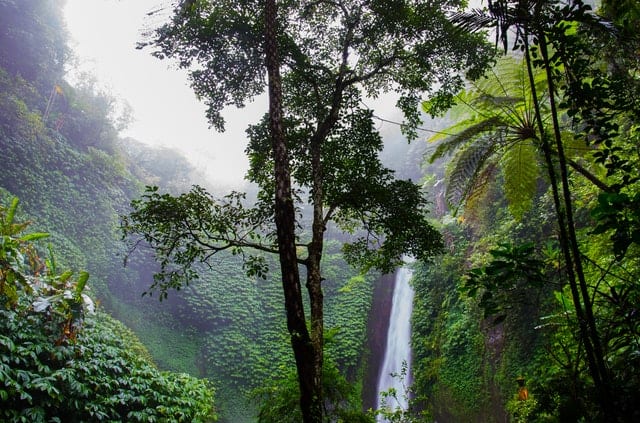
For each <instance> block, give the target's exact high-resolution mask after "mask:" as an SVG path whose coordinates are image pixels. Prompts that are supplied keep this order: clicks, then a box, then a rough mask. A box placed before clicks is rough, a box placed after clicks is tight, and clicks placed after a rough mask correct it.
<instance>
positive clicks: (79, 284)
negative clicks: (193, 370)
mask: <svg viewBox="0 0 640 423" xmlns="http://www.w3.org/2000/svg"><path fill="white" fill-rule="evenodd" d="M17 205H18V202H17V200H15V199H14V200H13V201H12V202H11V205H10V206H9V207H8V208H4V207H2V206H0V236H1V242H0V410H1V411H0V420H2V421H8V422H45V421H48V422H63V421H65V422H66V421H102V420H107V421H114V420H115V421H128V422H141V421H145V422H206V421H215V420H216V419H217V418H216V415H215V413H214V409H213V390H212V389H211V387H210V386H209V384H208V383H207V382H206V381H204V380H198V379H195V378H192V377H190V376H188V375H186V374H175V373H168V372H160V371H159V370H158V369H157V368H156V367H155V366H154V365H153V364H152V363H151V362H150V361H148V360H147V359H146V358H144V356H145V355H146V354H145V353H144V347H142V345H141V344H140V343H139V341H137V339H136V338H135V337H134V335H133V333H132V332H130V331H129V330H127V329H126V328H125V327H124V326H123V325H122V324H120V323H118V322H117V321H115V320H113V319H111V318H110V317H109V316H107V315H105V314H102V313H98V314H95V311H94V309H93V302H92V300H91V299H90V298H89V297H88V296H87V295H86V294H85V293H84V290H85V286H86V282H87V279H88V277H89V275H88V274H87V273H80V274H79V276H78V277H77V278H74V277H73V273H72V272H70V271H67V272H63V273H60V274H58V272H57V269H56V264H55V260H54V259H53V257H52V256H51V257H50V258H49V259H48V260H46V261H44V262H43V261H42V260H41V259H40V258H39V257H38V255H37V254H36V252H35V248H34V247H33V244H32V241H33V240H35V239H38V238H43V237H45V236H46V234H44V233H35V234H27V235H23V236H21V237H19V236H18V235H19V233H20V232H22V231H23V230H24V229H25V228H26V227H27V225H28V223H15V222H14V216H15V212H16V209H17Z"/></svg>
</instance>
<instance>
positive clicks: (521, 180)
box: [500, 140, 539, 221]
mask: <svg viewBox="0 0 640 423" xmlns="http://www.w3.org/2000/svg"><path fill="white" fill-rule="evenodd" d="M536 158H537V151H536V148H535V146H534V145H533V143H532V142H531V140H526V141H520V142H517V143H515V144H513V145H512V146H511V147H510V148H508V149H506V151H504V153H503V155H502V158H501V160H500V165H501V166H502V173H503V176H504V193H505V197H506V198H507V202H508V205H509V212H510V213H511V215H512V216H513V218H514V219H515V220H518V221H519V220H521V219H522V216H523V215H524V213H526V212H527V211H528V210H529V209H531V206H532V205H533V198H534V197H535V194H536V188H537V183H538V176H539V167H538V164H537V160H536Z"/></svg>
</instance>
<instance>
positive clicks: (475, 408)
mask: <svg viewBox="0 0 640 423" xmlns="http://www.w3.org/2000/svg"><path fill="white" fill-rule="evenodd" d="M604 6H605V7H604V10H605V11H613V10H615V14H617V15H616V16H610V17H611V18H612V19H613V21H614V22H617V23H618V25H619V26H617V27H616V26H615V25H613V24H611V23H609V22H606V21H603V20H602V19H601V18H600V17H599V16H598V15H596V14H593V13H591V12H590V11H589V8H588V7H587V6H585V5H584V4H583V3H582V2H580V1H577V2H573V3H569V4H566V3H563V2H553V1H535V2H531V3H526V4H525V3H524V2H495V3H493V4H492V7H491V8H490V10H488V11H480V10H477V11H472V12H469V13H460V14H458V15H457V16H456V17H455V18H454V20H455V21H456V22H457V23H458V24H459V25H460V26H462V27H464V28H468V29H478V28H484V27H487V26H489V25H491V24H493V25H494V26H495V27H496V28H497V35H498V39H499V40H501V41H502V42H503V46H504V47H505V48H506V47H508V46H509V47H511V46H510V45H509V43H512V47H513V48H514V50H518V51H519V52H520V53H519V54H517V55H515V56H516V57H515V58H511V59H507V60H501V61H500V62H499V64H498V66H496V67H495V68H494V69H493V71H492V72H490V73H489V74H488V75H487V77H486V79H484V80H480V81H477V82H475V83H473V84H470V86H469V89H467V90H466V91H465V92H462V93H461V94H460V95H459V96H458V97H457V98H456V102H457V105H456V107H455V109H454V111H453V114H452V116H454V118H457V119H458V120H456V123H455V124H454V125H453V126H452V127H450V128H449V129H448V130H446V131H445V132H447V134H448V135H447V136H440V135H438V136H436V137H434V141H437V140H441V142H440V144H438V147H436V149H435V150H434V155H433V156H432V157H433V158H434V159H438V158H443V157H444V156H445V155H446V154H448V153H453V157H452V160H451V161H450V162H449V164H448V165H447V168H448V171H447V174H446V176H445V178H444V179H445V182H446V184H447V188H446V192H444V191H439V190H441V188H440V187H436V188H435V191H436V192H435V193H434V194H435V195H440V196H442V197H444V198H446V199H447V200H448V201H449V202H450V206H451V209H452V210H453V216H452V215H444V216H440V220H441V221H442V222H443V233H444V237H445V239H446V240H447V244H448V248H449V250H450V251H451V253H452V254H451V255H450V256H449V257H444V258H442V259H441V260H439V261H437V262H436V263H435V265H436V267H435V268H433V266H428V267H427V268H426V269H423V270H422V271H421V272H419V273H418V275H417V277H416V280H415V286H416V289H417V300H416V301H417V306H416V308H417V311H416V312H415V315H414V322H415V327H416V329H415V334H414V341H413V342H414V346H415V348H416V350H415V351H416V369H415V371H416V376H415V377H416V387H415V389H416V392H418V393H419V395H418V397H417V400H418V402H419V403H420V404H421V406H422V407H423V408H424V409H426V410H427V411H428V412H430V413H431V414H432V415H433V416H434V418H436V419H437V420H438V421H485V422H488V421H503V420H504V418H505V416H508V417H509V418H510V421H518V422H520V421H530V422H549V421H559V422H564V421H603V422H604V421H606V422H614V421H615V422H627V421H629V422H631V421H634V420H636V419H637V418H638V416H639V415H640V411H639V409H638V405H637V403H636V401H635V399H634V398H635V394H634V390H637V387H638V383H639V382H640V381H639V380H638V378H637V377H636V376H633V375H634V374H637V372H638V366H639V365H640V362H639V361H638V352H639V351H640V350H639V345H640V343H639V341H640V337H639V333H638V330H637V327H638V326H637V324H638V321H637V315H636V313H635V312H633V311H631V310H632V309H633V310H635V307H636V306H637V304H638V299H639V298H640V297H638V294H639V293H640V291H639V286H640V285H638V283H637V280H638V276H639V274H638V272H639V271H640V268H639V267H638V251H639V250H638V242H639V241H640V238H638V232H637V229H638V226H637V225H638V218H637V216H638V215H637V204H636V200H635V199H636V198H637V195H638V192H639V191H638V190H639V188H640V187H639V186H638V180H639V179H638V177H637V165H638V159H639V158H640V156H639V155H638V150H637V134H636V129H635V128H636V126H637V122H638V121H639V118H640V114H639V113H638V110H639V109H638V107H637V102H635V101H634V100H631V99H632V98H637V97H636V96H637V94H638V92H639V91H638V90H639V89H640V86H639V84H638V81H637V77H636V76H635V75H636V72H637V69H638V62H637V57H636V56H634V54H633V53H630V50H629V48H630V46H635V47H633V48H637V45H638V41H639V40H638V39H637V34H636V35H633V36H630V35H629V32H628V28H630V27H632V26H633V25H637V22H638V21H637V8H636V7H635V6H633V5H630V4H626V3H618V2H615V7H614V6H613V5H612V4H609V2H604ZM609 13H613V12H609ZM623 22H624V23H623ZM508 29H511V30H513V31H514V32H513V34H514V36H513V38H512V36H511V35H507V34H508ZM509 34H510V33H509ZM622 34H626V35H624V36H622ZM603 52H606V53H605V54H603ZM438 107H439V103H438V101H437V100H432V101H430V102H428V103H425V108H426V110H428V111H430V112H433V111H435V110H436V109H438ZM514 152H515V153H516V154H515V155H514ZM441 163H442V160H441V161H439V162H435V165H436V166H438V165H441ZM540 170H543V172H540ZM456 211H457V213H458V215H457V217H456V218H454V216H455V212H456ZM631 304H635V306H632V305H631ZM471 316H475V317H471ZM623 316H624V317H623ZM467 319H470V320H467ZM452 347H453V348H456V350H452ZM452 358H453V360H452ZM447 363H452V364H453V365H454V366H453V367H447ZM470 368H472V369H474V371H472V372H469V371H468V369H470ZM517 380H519V381H521V382H524V381H526V389H528V391H527V394H526V395H524V394H522V393H521V392H520V391H519V390H520V389H521V388H522V387H519V386H518V384H517V383H516V381H517ZM514 396H515V399H514ZM521 397H523V398H521Z"/></svg>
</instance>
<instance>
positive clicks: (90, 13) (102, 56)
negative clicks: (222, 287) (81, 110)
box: [65, 0, 423, 188]
mask: <svg viewBox="0 0 640 423" xmlns="http://www.w3.org/2000/svg"><path fill="white" fill-rule="evenodd" d="M169 3H170V2H169V1H168V0H67V4H66V7H65V16H66V20H67V27H68V30H69V32H70V37H71V47H72V48H73V50H74V52H75V54H76V56H77V61H76V65H75V66H73V67H71V68H70V69H69V78H70V79H71V80H72V81H73V79H74V78H78V77H81V76H80V75H82V74H83V72H88V73H90V74H92V75H93V76H95V78H96V79H97V81H98V84H99V85H100V87H102V88H104V89H105V90H106V91H108V92H109V93H111V94H112V95H113V96H115V97H116V98H117V99H118V100H119V103H120V107H121V108H123V109H124V104H129V105H130V106H131V108H132V113H133V116H132V117H133V121H132V123H131V124H130V126H129V127H128V128H127V129H126V130H124V131H123V132H122V133H121V135H122V136H123V137H131V138H134V139H137V140H139V141H141V142H143V143H146V144H150V145H154V146H162V147H168V148H173V149H176V150H178V151H179V152H181V153H182V154H184V155H185V156H186V157H187V158H188V159H189V160H190V161H191V162H192V163H193V164H194V165H195V166H196V168H198V170H200V171H202V172H203V173H204V174H205V175H206V176H207V177H208V178H209V179H210V181H209V182H210V183H211V184H214V185H216V186H217V187H219V188H222V187H225V188H238V187H239V186H241V185H242V184H243V176H244V174H245V172H246V170H247V168H248V160H247V158H246V156H245V153H244V150H245V147H246V144H247V140H246V136H245V132H244V131H245V129H246V127H247V125H248V124H250V123H254V122H256V121H257V120H258V119H259V117H260V115H261V114H262V113H264V112H265V111H266V110H267V105H268V104H267V101H266V98H265V97H264V96H263V97H260V98H258V99H257V100H256V101H254V102H253V103H252V104H250V105H248V106H247V107H245V108H244V109H240V110H236V109H228V110H227V111H226V112H225V119H226V121H227V130H226V132H224V133H218V132H216V131H214V130H213V129H209V127H208V126H209V125H208V122H207V120H206V117H205V106H204V104H203V103H201V102H200V101H198V99H196V97H195V95H194V93H193V91H192V89H191V88H190V87H189V84H188V80H187V75H186V72H185V71H184V70H180V69H177V68H176V66H175V64H174V63H172V62H171V61H169V60H164V61H162V60H159V59H157V58H155V57H152V56H151V53H150V51H149V50H144V49H143V50H138V49H136V43H138V42H140V41H141V40H143V33H144V31H145V29H146V30H148V29H149V28H151V27H155V26H157V25H159V24H160V23H161V22H162V15H163V14H162V13H160V14H154V15H153V16H152V17H150V16H149V15H148V14H149V12H151V11H156V10H158V9H160V8H162V7H164V6H167V5H168V4H169ZM169 12H170V8H169V9H167V13H169ZM164 15H165V16H166V15H167V14H166V13H165V14H164ZM158 16H160V17H158ZM366 103H367V105H368V106H369V107H372V108H373V109H374V110H376V115H377V116H379V117H381V118H383V119H386V120H390V121H394V122H398V121H400V120H401V119H402V117H401V114H400V112H399V111H398V110H397V109H396V108H395V107H394V106H393V105H394V104H395V99H394V96H393V95H386V96H381V97H380V98H377V99H369V100H367V102H366ZM377 125H378V129H379V131H380V133H381V135H382V136H383V138H384V139H385V142H386V145H387V147H386V151H385V155H384V156H385V158H387V159H389V160H391V161H392V162H393V163H392V164H393V165H394V167H397V166H398V163H401V162H402V159H401V156H402V155H403V154H405V153H406V151H407V149H408V146H407V143H406V141H404V137H402V135H401V134H400V130H399V126H398V125H397V124H394V123H390V122H385V121H383V120H379V121H378V123H377ZM416 142H418V143H423V140H418V141H416ZM414 147H415V146H414Z"/></svg>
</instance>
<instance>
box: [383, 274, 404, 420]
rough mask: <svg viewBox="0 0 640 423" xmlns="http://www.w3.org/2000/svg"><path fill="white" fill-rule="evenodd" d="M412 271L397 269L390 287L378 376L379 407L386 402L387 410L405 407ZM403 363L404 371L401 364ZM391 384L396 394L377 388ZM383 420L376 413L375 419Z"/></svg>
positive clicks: (386, 388) (387, 388)
mask: <svg viewBox="0 0 640 423" xmlns="http://www.w3.org/2000/svg"><path fill="white" fill-rule="evenodd" d="M412 274H413V272H412V271H411V269H409V268H408V267H407V266H403V267H401V268H400V269H398V271H397V272H396V280H395V287H394V290H393V302H392V305H391V313H390V317H389V330H388V332H387V346H386V348H385V353H384V361H383V363H382V369H381V371H380V377H379V379H378V408H379V409H380V408H382V407H383V406H385V407H386V408H387V409H389V410H392V411H393V410H396V409H397V408H400V409H402V410H406V409H407V406H408V404H407V395H406V392H405V391H406V389H405V386H408V384H409V382H410V380H409V375H410V368H411V345H410V339H411V312H412V310H413V289H412V288H411V286H410V285H409V280H410V279H411V276H412ZM404 365H406V374H405V376H404V377H400V375H401V374H402V373H403V366H404ZM390 388H393V389H394V390H395V392H396V396H397V401H396V398H393V397H387V398H383V397H382V395H380V392H384V391H389V389H390ZM385 421H386V420H385V419H383V418H382V417H380V416H378V422H379V423H381V422H385Z"/></svg>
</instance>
